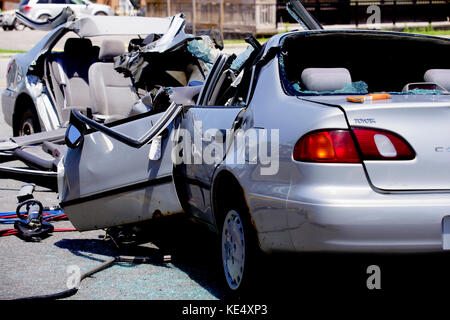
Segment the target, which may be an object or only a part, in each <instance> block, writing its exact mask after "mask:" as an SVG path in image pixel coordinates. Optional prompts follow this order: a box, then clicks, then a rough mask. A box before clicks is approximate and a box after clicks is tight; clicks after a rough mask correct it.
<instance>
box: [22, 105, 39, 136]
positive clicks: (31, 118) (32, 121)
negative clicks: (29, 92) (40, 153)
mask: <svg viewBox="0 0 450 320" xmlns="http://www.w3.org/2000/svg"><path fill="white" fill-rule="evenodd" d="M37 132H41V126H40V124H39V119H38V116H37V114H36V111H35V110H33V109H30V108H28V109H26V110H25V112H24V113H23V114H22V117H21V119H20V120H19V123H18V135H19V136H27V135H30V134H33V133H37Z"/></svg>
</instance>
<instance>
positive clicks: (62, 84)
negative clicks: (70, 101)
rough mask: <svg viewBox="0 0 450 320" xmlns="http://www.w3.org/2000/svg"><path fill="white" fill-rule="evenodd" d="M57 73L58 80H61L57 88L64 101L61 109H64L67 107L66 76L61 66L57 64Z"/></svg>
mask: <svg viewBox="0 0 450 320" xmlns="http://www.w3.org/2000/svg"><path fill="white" fill-rule="evenodd" d="M57 65H58V73H59V79H60V80H61V81H60V83H59V87H60V89H61V91H62V93H63V97H64V101H63V108H64V109H66V107H67V93H66V86H67V84H66V75H65V73H64V70H63V68H62V66H61V64H60V63H59V62H58V63H57Z"/></svg>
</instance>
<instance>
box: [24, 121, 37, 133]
mask: <svg viewBox="0 0 450 320" xmlns="http://www.w3.org/2000/svg"><path fill="white" fill-rule="evenodd" d="M33 133H34V129H33V124H32V123H30V122H28V121H27V122H25V123H24V124H23V126H22V135H24V136H27V135H30V134H33Z"/></svg>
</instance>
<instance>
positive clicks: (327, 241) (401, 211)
mask: <svg viewBox="0 0 450 320" xmlns="http://www.w3.org/2000/svg"><path fill="white" fill-rule="evenodd" d="M385 197H386V198H387V199H385V201H382V202H381V203H376V202H373V201H370V200H368V201H367V202H366V203H365V204H362V203H361V202H360V201H355V202H354V203H345V204H338V203H335V204H319V203H315V204H313V203H302V202H297V201H289V202H288V203H287V207H288V208H289V211H288V215H287V226H288V228H287V229H288V230H289V231H288V232H289V237H290V239H291V241H292V247H291V249H292V250H294V251H347V252H430V251H441V250H442V220H443V218H444V217H445V216H449V215H450V194H446V195H443V194H441V195H416V196H413V195H409V196H407V197H403V196H402V195H393V194H391V195H385Z"/></svg>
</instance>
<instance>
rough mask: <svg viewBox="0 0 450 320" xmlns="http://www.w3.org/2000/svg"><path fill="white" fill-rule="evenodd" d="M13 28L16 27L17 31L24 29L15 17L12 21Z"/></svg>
mask: <svg viewBox="0 0 450 320" xmlns="http://www.w3.org/2000/svg"><path fill="white" fill-rule="evenodd" d="M14 29H16V30H17V31H22V30H24V29H25V25H24V24H22V23H20V21H18V20H17V19H16V20H15V21H14Z"/></svg>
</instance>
